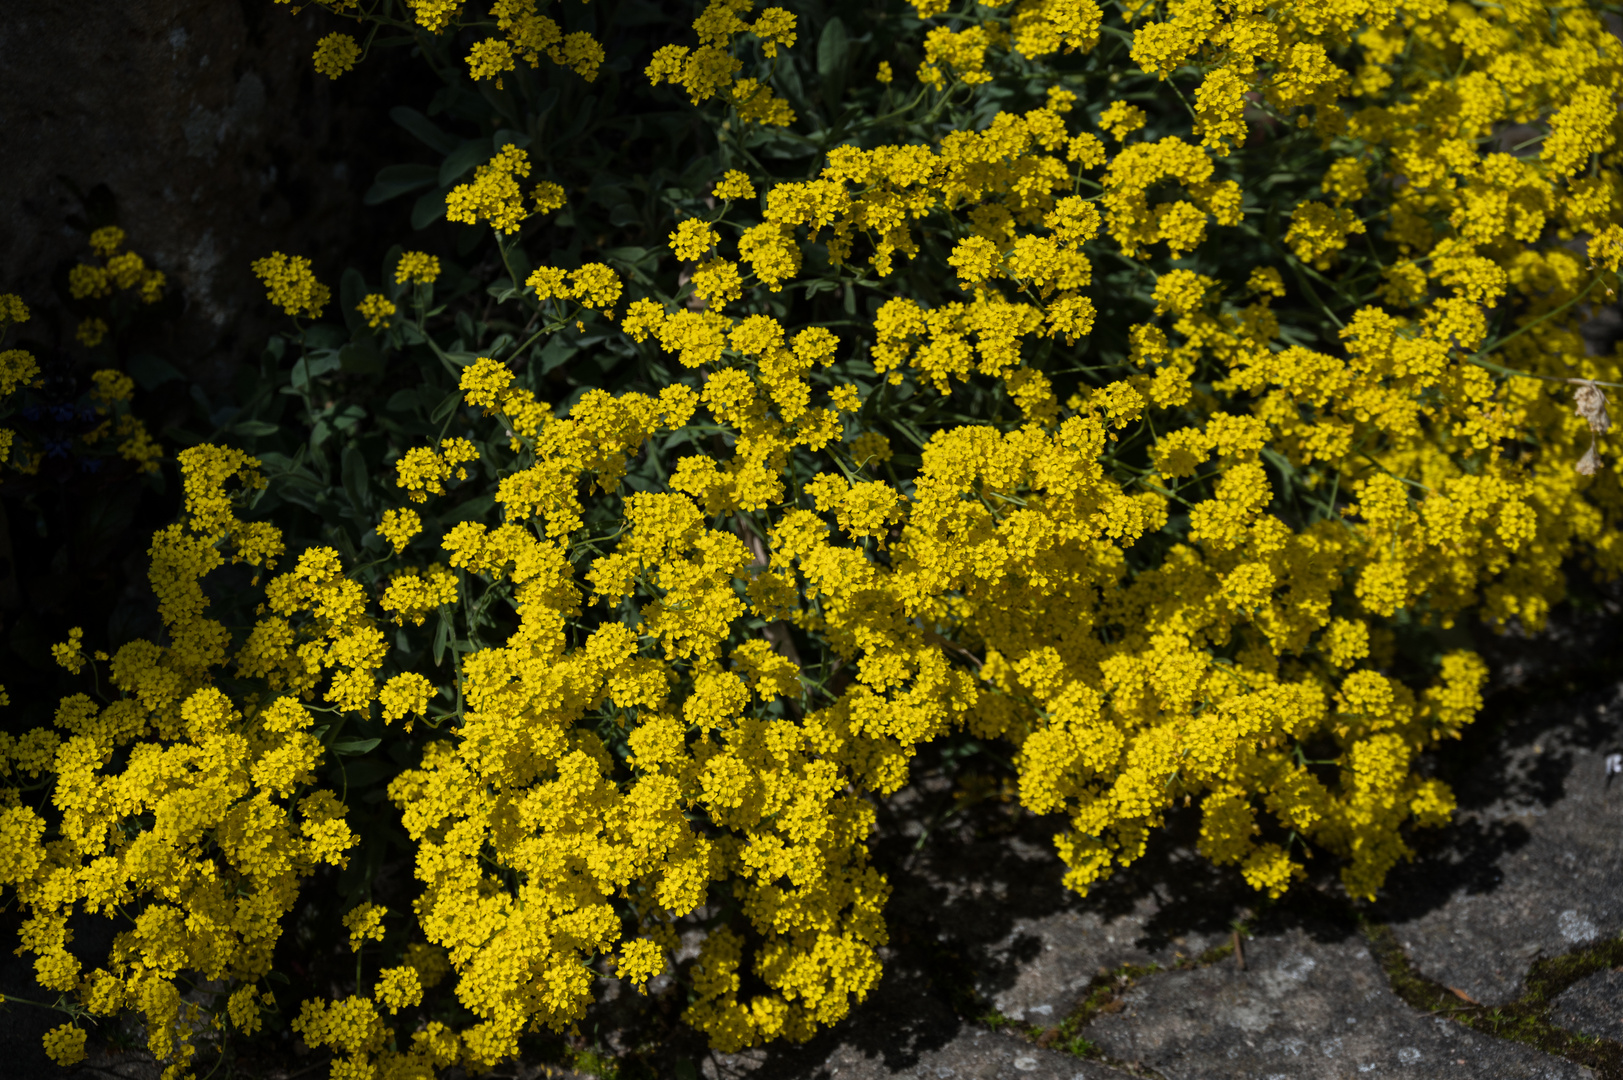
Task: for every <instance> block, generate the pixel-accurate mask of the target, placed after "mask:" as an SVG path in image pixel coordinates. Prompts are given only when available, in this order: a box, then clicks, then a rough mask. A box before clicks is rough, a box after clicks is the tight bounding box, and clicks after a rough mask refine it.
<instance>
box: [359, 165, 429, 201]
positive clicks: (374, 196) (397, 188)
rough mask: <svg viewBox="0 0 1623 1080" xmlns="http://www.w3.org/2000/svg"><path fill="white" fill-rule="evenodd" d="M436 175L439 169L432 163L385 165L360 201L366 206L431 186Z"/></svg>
mask: <svg viewBox="0 0 1623 1080" xmlns="http://www.w3.org/2000/svg"><path fill="white" fill-rule="evenodd" d="M438 176H439V170H438V169H436V168H435V167H434V166H432V165H385V166H384V167H383V168H381V169H379V170H378V175H377V179H375V180H373V181H372V186H371V187H369V188H367V189H366V194H365V195H364V196H363V197H362V198H361V201H362V202H363V203H365V204H366V205H367V206H376V205H378V204H379V203H386V202H388V201H389V200H390V199H398V198H399V197H400V196H402V195H406V194H409V193H410V192H413V191H417V190H418V189H420V188H425V187H433V186H434V185H435V184H437V183H438V182H439V181H438V180H437V179H436V177H438Z"/></svg>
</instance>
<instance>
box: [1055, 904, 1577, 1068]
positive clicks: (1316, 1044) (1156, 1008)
mask: <svg viewBox="0 0 1623 1080" xmlns="http://www.w3.org/2000/svg"><path fill="white" fill-rule="evenodd" d="M1245 954H1246V968H1245V969H1244V970H1242V969H1241V968H1240V967H1239V965H1238V964H1237V963H1234V962H1232V961H1225V962H1222V963H1218V964H1212V965H1209V966H1206V967H1202V968H1196V969H1193V970H1184V971H1173V972H1167V973H1164V974H1159V975H1156V976H1154V977H1152V978H1148V979H1145V980H1143V981H1141V982H1139V983H1138V984H1137V985H1135V986H1134V987H1132V988H1131V989H1129V990H1128V991H1127V992H1126V993H1125V994H1123V995H1122V998H1121V1000H1122V1002H1123V1005H1124V1007H1123V1008H1122V1009H1121V1010H1120V1011H1119V1012H1116V1013H1105V1014H1100V1015H1099V1016H1097V1017H1096V1018H1095V1019H1094V1020H1093V1021H1092V1022H1091V1023H1090V1024H1089V1025H1088V1026H1087V1027H1085V1028H1084V1029H1083V1031H1082V1034H1083V1035H1084V1036H1086V1037H1087V1038H1089V1039H1091V1040H1093V1041H1094V1042H1096V1043H1098V1044H1099V1045H1100V1046H1102V1047H1103V1048H1104V1049H1105V1052H1106V1053H1108V1054H1110V1055H1111V1056H1112V1057H1114V1058H1117V1059H1119V1060H1123V1061H1130V1062H1131V1061H1137V1062H1142V1063H1143V1064H1145V1065H1147V1066H1149V1067H1150V1068H1152V1069H1154V1070H1155V1071H1156V1072H1157V1073H1159V1074H1160V1075H1161V1076H1163V1077H1166V1078H1167V1080H1206V1078H1211V1077H1225V1078H1232V1080H1251V1078H1255V1080H1341V1078H1344V1077H1345V1078H1362V1077H1389V1076H1395V1077H1414V1078H1432V1077H1462V1078H1469V1080H1578V1078H1588V1077H1591V1076H1592V1075H1593V1074H1592V1073H1591V1072H1590V1071H1589V1070H1588V1069H1583V1068H1580V1067H1578V1066H1576V1065H1573V1064H1571V1063H1569V1062H1566V1061H1562V1060H1560V1059H1558V1058H1554V1057H1550V1056H1549V1055H1547V1054H1542V1053H1539V1052H1538V1051H1536V1050H1533V1049H1530V1048H1528V1047H1525V1046H1521V1045H1519V1044H1516V1043H1511V1042H1507V1041H1505V1040H1502V1039H1495V1038H1492V1037H1489V1036H1484V1035H1480V1034H1477V1033H1475V1032H1472V1031H1470V1030H1468V1029H1466V1028H1464V1027H1461V1026H1460V1025H1458V1024H1455V1023H1453V1022H1452V1021H1449V1020H1444V1019H1441V1018H1437V1017H1431V1016H1426V1015H1424V1014H1422V1013H1420V1012H1418V1011H1416V1010H1415V1009H1412V1008H1411V1007H1409V1006H1408V1005H1406V1004H1405V1003H1404V1002H1403V1001H1401V1000H1400V999H1399V998H1398V997H1397V996H1396V995H1395V994H1393V993H1392V991H1391V989H1390V988H1389V987H1388V985H1387V981H1386V977H1385V975H1384V973H1383V972H1382V971H1381V969H1380V967H1379V966H1378V964H1377V963H1376V961H1375V959H1374V957H1373V956H1372V955H1371V954H1370V950H1369V948H1368V946H1367V943H1366V942H1364V941H1363V939H1362V938H1361V937H1359V936H1357V935H1347V936H1341V935H1339V934H1338V933H1337V932H1335V931H1333V930H1327V929H1325V928H1313V929H1312V930H1308V929H1303V928H1300V927H1293V928H1291V929H1288V930H1286V931H1285V932H1283V933H1276V934H1269V935H1264V936H1259V937H1256V938H1253V939H1251V940H1249V941H1247V942H1246V943H1245Z"/></svg>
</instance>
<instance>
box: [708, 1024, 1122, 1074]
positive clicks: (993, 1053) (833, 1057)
mask: <svg viewBox="0 0 1623 1080" xmlns="http://www.w3.org/2000/svg"><path fill="white" fill-rule="evenodd" d="M785 1064H786V1063H785V1062H783V1061H782V1060H781V1059H780V1060H774V1059H773V1057H772V1055H769V1054H767V1053H765V1052H759V1053H755V1054H730V1055H716V1056H714V1057H711V1058H709V1059H707V1060H706V1061H705V1062H704V1063H703V1065H702V1066H701V1069H700V1071H701V1073H702V1075H704V1076H705V1077H706V1078H707V1080H742V1078H743V1077H746V1076H759V1077H772V1078H777V1077H785V1078H788V1077H796V1078H799V1077H805V1078H807V1080H811V1078H816V1080H834V1078H835V1077H839V1078H841V1080H889V1078H890V1077H909V1078H914V1077H916V1078H917V1080H1126V1077H1127V1076H1128V1075H1129V1074H1127V1073H1123V1072H1119V1071H1117V1070H1116V1069H1112V1068H1110V1067H1109V1066H1106V1065H1102V1064H1100V1063H1099V1062H1096V1061H1083V1060H1081V1059H1079V1058H1076V1057H1073V1056H1072V1055H1070V1054H1061V1053H1058V1052H1056V1051H1052V1050H1044V1049H1042V1048H1041V1047H1037V1046H1033V1045H1032V1044H1031V1043H1029V1042H1027V1041H1025V1040H1023V1039H1018V1038H1014V1037H1012V1036H1009V1035H1001V1034H998V1033H997V1032H993V1031H987V1030H986V1029H984V1028H978V1027H971V1026H967V1025H966V1026H963V1027H961V1028H959V1030H958V1031H957V1033H956V1034H955V1035H954V1036H953V1037H952V1038H951V1039H949V1040H947V1041H946V1042H944V1043H942V1044H941V1045H939V1046H933V1047H929V1048H926V1049H923V1050H921V1051H919V1052H917V1053H915V1054H911V1055H909V1056H908V1057H907V1059H906V1060H905V1061H899V1060H897V1058H896V1056H895V1055H893V1054H889V1053H886V1052H884V1051H878V1052H876V1051H874V1050H872V1049H868V1048H864V1047H861V1046H857V1045H853V1044H850V1043H841V1044H840V1045H838V1046H837V1047H836V1048H835V1049H834V1050H833V1051H832V1052H830V1053H828V1054H827V1055H826V1056H824V1057H822V1058H821V1059H820V1060H815V1061H802V1062H798V1063H796V1064H797V1065H798V1067H797V1068H795V1070H794V1071H793V1072H784V1071H782V1068H783V1066H784V1065H785Z"/></svg>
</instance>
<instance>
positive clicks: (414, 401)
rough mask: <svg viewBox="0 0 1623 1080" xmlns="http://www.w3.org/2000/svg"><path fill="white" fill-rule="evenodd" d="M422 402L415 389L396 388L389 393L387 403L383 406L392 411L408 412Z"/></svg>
mask: <svg viewBox="0 0 1623 1080" xmlns="http://www.w3.org/2000/svg"><path fill="white" fill-rule="evenodd" d="M421 403H422V398H421V397H420V396H419V395H418V393H417V391H416V389H411V390H396V391H395V392H394V393H392V394H390V395H389V403H388V404H387V405H385V406H383V408H384V409H385V410H386V411H388V412H392V413H409V412H412V411H413V410H415V409H416V408H417V407H418V406H419V405H420V404H421Z"/></svg>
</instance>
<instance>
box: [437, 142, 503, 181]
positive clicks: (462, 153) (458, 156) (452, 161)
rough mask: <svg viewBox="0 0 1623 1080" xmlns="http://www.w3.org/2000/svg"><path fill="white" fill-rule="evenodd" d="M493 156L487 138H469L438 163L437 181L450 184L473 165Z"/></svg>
mask: <svg viewBox="0 0 1623 1080" xmlns="http://www.w3.org/2000/svg"><path fill="white" fill-rule="evenodd" d="M492 156H493V152H492V151H491V149H490V140H489V139H469V140H468V141H467V142H465V143H463V144H462V145H461V146H459V147H457V148H456V149H455V150H453V151H452V152H451V153H450V154H448V155H447V156H446V158H445V160H444V161H442V162H441V163H440V172H439V178H440V179H439V182H440V184H442V185H445V184H451V183H454V182H456V181H457V180H459V179H461V177H462V174H463V173H465V172H467V171H468V170H469V169H471V168H473V167H474V166H475V165H483V164H484V163H485V162H487V161H489V160H490V159H491V157H492Z"/></svg>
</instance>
